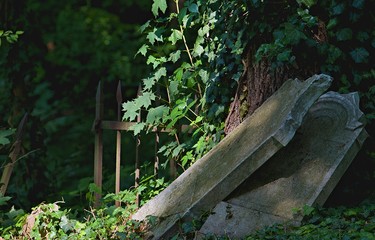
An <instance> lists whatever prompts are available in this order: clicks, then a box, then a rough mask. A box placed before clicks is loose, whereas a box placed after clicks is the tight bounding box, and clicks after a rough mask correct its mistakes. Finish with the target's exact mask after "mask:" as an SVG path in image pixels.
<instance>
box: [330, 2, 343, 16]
mask: <svg viewBox="0 0 375 240" xmlns="http://www.w3.org/2000/svg"><path fill="white" fill-rule="evenodd" d="M344 9H345V5H344V4H343V3H340V4H337V5H336V6H335V7H334V8H333V9H332V14H333V15H340V14H341V13H343V12H344Z"/></svg>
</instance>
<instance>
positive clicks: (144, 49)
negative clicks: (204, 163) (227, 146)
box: [123, 0, 375, 168]
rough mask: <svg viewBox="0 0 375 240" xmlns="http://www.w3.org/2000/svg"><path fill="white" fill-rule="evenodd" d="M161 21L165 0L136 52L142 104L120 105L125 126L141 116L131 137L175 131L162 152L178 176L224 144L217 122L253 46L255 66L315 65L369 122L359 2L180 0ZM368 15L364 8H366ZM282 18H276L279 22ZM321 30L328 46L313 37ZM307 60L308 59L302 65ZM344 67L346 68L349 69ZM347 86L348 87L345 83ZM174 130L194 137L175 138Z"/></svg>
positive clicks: (373, 108)
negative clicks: (355, 93)
mask: <svg viewBox="0 0 375 240" xmlns="http://www.w3.org/2000/svg"><path fill="white" fill-rule="evenodd" d="M174 4H175V9H176V11H174V12H173V11H172V12H171V11H170V12H168V11H167V9H168V7H167V6H168V5H167V0H154V1H153V5H152V13H153V15H154V17H155V19H153V20H150V21H148V22H146V23H145V24H144V25H143V26H142V27H141V29H140V30H141V31H142V33H143V34H144V35H145V36H146V39H147V41H148V42H146V43H144V44H143V45H142V46H141V48H140V49H139V50H138V52H137V55H140V56H143V57H144V58H145V61H146V62H147V64H148V65H150V66H151V67H152V69H153V71H152V72H151V73H150V74H149V75H148V76H147V77H145V78H144V79H143V80H142V94H141V95H140V96H139V97H137V98H136V99H134V100H132V101H127V102H125V103H124V104H123V110H124V116H123V119H124V120H127V121H134V120H135V119H136V117H137V116H138V115H139V114H142V116H143V118H142V121H141V122H139V123H138V124H136V125H134V126H133V130H134V134H139V133H140V132H141V131H148V130H150V129H152V128H154V127H158V128H168V129H174V130H175V131H173V132H172V134H173V135H175V140H176V141H172V142H171V143H169V144H166V145H164V146H163V147H162V148H161V149H160V152H162V153H164V155H166V156H167V157H168V158H169V159H171V158H177V159H179V163H180V165H181V166H182V167H183V168H185V167H188V166H189V165H191V164H192V163H194V162H195V161H196V160H197V159H199V158H200V157H202V156H203V154H205V153H207V151H209V150H210V149H211V148H212V147H213V146H214V145H215V144H216V143H217V142H219V141H220V140H221V139H222V138H223V137H224V132H223V128H224V120H225V117H226V115H227V113H228V109H229V105H230V102H231V101H232V100H233V99H231V98H232V97H233V92H234V90H235V88H236V86H237V84H238V81H239V80H240V78H241V75H242V74H243V72H244V71H245V70H246V69H245V68H246V66H245V65H244V64H243V62H242V59H243V54H244V52H245V50H246V48H247V47H249V46H250V45H251V44H253V45H255V46H256V51H255V55H254V61H260V60H261V59H263V58H268V59H270V60H271V62H272V66H273V67H275V68H276V67H279V66H290V67H294V66H295V64H296V59H297V58H299V59H302V60H303V61H306V62H308V61H310V60H311V59H312V58H317V59H319V60H320V62H321V66H320V69H321V72H324V73H327V74H330V75H333V76H334V77H335V78H336V80H337V82H336V85H337V86H338V90H340V91H341V92H347V91H351V90H358V89H359V90H360V92H361V95H362V97H363V98H364V101H363V102H366V106H365V109H366V113H367V117H368V118H369V119H371V118H374V116H375V114H374V112H375V105H374V100H373V99H374V97H375V90H374V89H375V87H374V86H375V85H374V84H372V87H371V88H370V90H368V89H363V86H364V81H365V80H367V79H371V78H372V79H373V78H374V77H375V70H374V69H373V67H372V66H370V65H369V64H368V63H370V62H371V61H373V56H371V55H370V51H371V50H372V51H373V48H374V47H375V44H374V42H375V31H374V30H372V29H371V28H369V27H364V25H360V23H361V22H363V21H370V22H374V16H373V15H366V14H365V12H366V7H370V5H371V3H370V2H369V1H365V0H352V1H348V2H340V1H334V0H332V1H324V2H322V3H320V2H319V3H318V1H317V0H285V1H278V2H275V1H260V0H251V1H246V0H239V1H232V0H223V1H218V0H205V1H203V0H185V1H183V6H180V4H179V1H178V0H174ZM368 5H369V6H368ZM281 13H282V14H281ZM320 22H323V23H324V26H325V30H326V31H327V35H328V36H326V37H327V38H329V41H322V39H319V38H320V37H321V36H319V35H317V31H316V29H318V28H319V24H320ZM311 53H313V55H309V54H311ZM349 66H350V68H348V67H349ZM352 79H353V80H352ZM181 124H189V125H190V126H191V130H190V131H189V132H187V133H186V134H185V135H184V134H178V132H177V130H178V129H179V126H180V125H181Z"/></svg>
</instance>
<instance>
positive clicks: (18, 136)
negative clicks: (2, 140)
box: [16, 113, 28, 141]
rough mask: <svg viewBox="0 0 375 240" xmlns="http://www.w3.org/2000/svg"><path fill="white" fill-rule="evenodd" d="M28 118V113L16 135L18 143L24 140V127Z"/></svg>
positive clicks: (19, 125)
mask: <svg viewBox="0 0 375 240" xmlns="http://www.w3.org/2000/svg"><path fill="white" fill-rule="evenodd" d="M27 117H28V113H25V115H24V116H23V118H22V120H21V122H20V123H19V124H18V127H17V133H16V141H17V140H20V139H21V138H22V135H23V130H24V126H25V123H26V121H27Z"/></svg>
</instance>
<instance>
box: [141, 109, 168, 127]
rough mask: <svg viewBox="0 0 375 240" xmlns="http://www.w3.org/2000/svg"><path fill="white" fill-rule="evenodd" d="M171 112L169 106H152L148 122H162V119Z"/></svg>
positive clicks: (148, 114)
mask: <svg viewBox="0 0 375 240" xmlns="http://www.w3.org/2000/svg"><path fill="white" fill-rule="evenodd" d="M168 112H169V108H168V107H167V106H159V107H156V108H150V109H149V111H148V113H147V119H146V122H147V123H149V124H155V123H160V120H161V119H163V117H164V116H165V115H167V114H168Z"/></svg>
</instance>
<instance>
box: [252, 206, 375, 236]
mask: <svg viewBox="0 0 375 240" xmlns="http://www.w3.org/2000/svg"><path fill="white" fill-rule="evenodd" d="M310 208H311V207H309V209H310ZM304 215H305V219H304V221H303V224H302V226H300V227H291V226H283V225H274V226H271V227H268V228H264V229H262V230H260V231H258V232H257V233H256V234H254V235H252V236H249V237H247V238H246V239H248V240H250V239H275V238H277V239H374V238H375V235H374V230H375V205H374V204H362V205H361V206H358V207H355V208H344V207H339V208H329V209H320V208H317V209H314V208H312V209H311V211H308V212H305V214H304Z"/></svg>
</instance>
